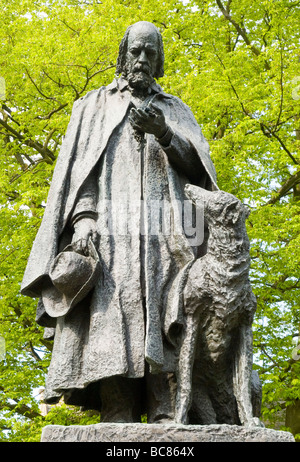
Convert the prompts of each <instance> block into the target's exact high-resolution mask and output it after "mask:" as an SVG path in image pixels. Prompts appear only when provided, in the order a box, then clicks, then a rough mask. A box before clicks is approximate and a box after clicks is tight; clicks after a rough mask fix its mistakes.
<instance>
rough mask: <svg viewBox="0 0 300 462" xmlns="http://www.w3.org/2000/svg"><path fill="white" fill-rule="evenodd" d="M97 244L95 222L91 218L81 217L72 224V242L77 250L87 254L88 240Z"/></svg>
mask: <svg viewBox="0 0 300 462" xmlns="http://www.w3.org/2000/svg"><path fill="white" fill-rule="evenodd" d="M89 238H91V239H92V241H93V243H94V244H95V245H96V246H97V244H98V233H97V227H96V222H95V220H93V218H81V219H80V220H78V221H77V222H76V223H75V224H74V234H73V238H72V244H75V246H76V250H77V252H80V253H81V252H82V253H84V254H85V255H87V254H88V241H89Z"/></svg>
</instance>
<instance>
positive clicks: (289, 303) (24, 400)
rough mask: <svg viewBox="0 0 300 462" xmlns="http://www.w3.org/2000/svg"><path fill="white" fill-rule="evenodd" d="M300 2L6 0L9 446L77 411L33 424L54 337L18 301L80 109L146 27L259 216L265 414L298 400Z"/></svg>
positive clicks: (1, 162) (0, 161)
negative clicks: (159, 41)
mask: <svg viewBox="0 0 300 462" xmlns="http://www.w3.org/2000/svg"><path fill="white" fill-rule="evenodd" d="M298 8H299V7H297V2H295V1H292V0H281V1H280V2H279V1H260V2H251V1H250V0H239V1H238V0H232V1H227V0H223V1H222V2H220V1H213V0H211V1H202V0H191V1H189V2H184V3H183V2H180V1H176V0H168V1H165V2H154V1H151V0H150V1H147V2H146V1H144V2H137V1H126V2H124V1H121V0H114V1H113V0H103V1H102V2H96V1H95V2H92V1H91V2H78V1H75V0H74V1H73V0H67V1H64V2H62V1H59V0H51V1H47V2H44V1H42V0H39V1H35V2H32V1H30V0H18V1H15V0H12V1H11V0H10V1H8V0H3V2H2V10H1V11H2V13H1V27H0V39H1V49H0V76H1V77H3V78H4V79H5V84H6V85H5V86H6V95H5V100H1V101H0V102H1V103H2V109H1V114H0V171H1V175H0V232H1V238H0V248H1V252H0V321H1V322H0V335H1V336H3V337H4V338H5V340H6V346H7V353H6V359H5V361H0V416H1V420H0V427H1V428H8V431H9V433H7V432H4V433H3V434H2V438H3V439H4V440H7V438H10V439H11V440H13V439H14V438H15V440H16V441H21V440H23V441H24V440H30V438H32V439H36V440H38V439H39V435H40V430H41V426H42V425H44V424H45V423H47V422H52V421H53V423H57V422H60V421H61V422H66V421H67V420H70V419H72V417H71V416H73V415H74V412H75V411H74V409H71V410H70V409H69V408H67V407H65V406H64V407H62V406H60V407H58V408H57V409H55V410H52V411H51V413H50V414H51V416H50V415H49V417H47V418H44V417H43V416H39V417H37V415H38V414H40V411H39V408H38V406H37V400H36V398H35V397H34V396H35V393H34V392H33V390H35V389H36V388H39V387H40V386H42V385H43V383H44V377H45V373H46V371H47V366H48V364H49V358H50V351H49V348H50V349H51V342H49V341H48V342H47V341H46V340H45V339H44V338H43V329H40V328H39V327H38V326H37V325H36V323H35V307H36V302H37V301H34V300H31V299H28V298H26V297H22V296H20V294H19V288H20V283H21V280H22V276H23V272H24V269H25V266H26V261H27V258H28V255H29V252H30V249H31V246H32V242H33V239H34V237H35V235H36V232H37V230H38V227H39V224H40V220H41V218H42V215H43V211H44V206H45V202H46V199H47V194H48V189H49V185H50V182H51V178H52V173H53V167H54V164H55V159H56V158H57V154H58V151H59V147H60V144H61V141H62V138H63V136H64V134H65V131H66V128H67V125H68V121H69V118H70V113H71V109H72V105H73V103H74V101H75V100H76V99H78V98H80V97H81V96H83V95H85V94H86V93H87V92H88V91H89V90H92V89H95V88H99V87H100V86H102V85H106V84H108V83H110V82H111V80H112V79H113V77H114V72H115V63H116V59H117V55H118V47H119V43H120V40H121V38H122V36H123V34H124V32H125V30H126V28H127V26H129V25H130V24H132V23H133V22H136V21H139V20H148V21H151V22H154V23H155V24H156V25H157V26H158V27H159V28H160V30H161V32H162V35H163V39H164V44H165V57H166V62H165V77H164V78H163V79H161V81H160V82H159V83H160V84H161V85H162V86H163V88H164V90H165V91H166V92H169V93H172V94H174V95H176V96H178V97H180V98H181V99H182V100H183V101H184V102H185V103H186V104H187V105H189V106H190V108H191V109H192V111H193V113H194V114H195V117H196V119H197V121H198V122H199V124H200V125H201V127H202V129H203V132H204V135H205V136H206V138H207V139H208V141H209V144H210V148H211V155H212V158H213V160H214V162H215V166H216V169H217V174H218V184H219V187H220V188H221V189H224V190H226V191H229V192H231V193H233V194H235V195H236V196H238V197H239V198H240V199H241V200H242V201H243V202H244V203H246V204H248V205H249V207H250V208H251V212H252V213H251V215H250V217H249V219H248V222H247V227H248V233H249V237H250V240H251V245H252V247H251V256H252V270H251V280H252V283H253V288H254V291H255V294H256V296H257V300H258V310H257V314H256V318H255V323H254V345H255V367H256V369H257V370H258V371H259V372H260V375H261V378H262V380H263V383H264V387H263V390H264V404H263V417H264V419H265V420H266V421H267V422H268V424H270V425H272V422H274V419H275V417H276V416H280V415H281V412H282V408H284V407H285V404H284V403H285V402H286V403H289V402H293V400H295V399H299V381H298V377H299V372H300V371H299V361H298V360H295V359H293V353H292V352H293V349H294V348H295V346H296V345H297V342H298V339H299V337H300V335H299V328H300V315H299V307H300V295H299V294H300V292H299V287H300V282H299V281H300V275H299V268H300V265H299V263H300V262H299V228H300V224H299V220H300V218H299V217H300V214H299V204H300V202H299V197H300V176H299V162H300V156H299V148H300V91H299V88H300V87H299V81H298V79H299V76H300V70H299V34H300V32H299V31H300V27H299V11H298ZM295 342H296V343H295ZM28 408H29V409H30V410H32V411H33V412H32V413H31V414H30V413H29V412H28ZM22 412H23V414H22ZM35 413H36V414H35ZM77 417H78V416H77ZM77 417H76V419H77ZM52 418H53V420H51V419H52ZM74 418H75V417H74ZM83 418H84V416H82V415H81V416H80V417H78V419H77V421H81V420H80V419H83ZM93 418H94V417H93ZM280 418H281V417H280ZM60 419H61V420H60ZM275 420H276V419H275ZM283 424H284V422H283ZM29 435H32V436H29Z"/></svg>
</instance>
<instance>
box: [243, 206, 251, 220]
mask: <svg viewBox="0 0 300 462" xmlns="http://www.w3.org/2000/svg"><path fill="white" fill-rule="evenodd" d="M243 209H244V212H245V219H246V220H247V218H249V215H250V213H251V210H250V209H249V207H247V205H245V204H243Z"/></svg>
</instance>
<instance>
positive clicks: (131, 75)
mask: <svg viewBox="0 0 300 462" xmlns="http://www.w3.org/2000/svg"><path fill="white" fill-rule="evenodd" d="M122 75H123V77H124V79H126V80H127V82H128V83H129V86H130V87H131V88H133V89H134V90H136V91H141V92H143V91H145V90H147V89H148V88H149V87H150V86H151V84H152V83H153V82H154V79H153V77H152V75H151V71H150V69H149V68H148V67H144V66H141V65H136V66H134V67H133V69H132V68H131V69H129V66H127V65H126V66H125V69H124V72H123V74H122Z"/></svg>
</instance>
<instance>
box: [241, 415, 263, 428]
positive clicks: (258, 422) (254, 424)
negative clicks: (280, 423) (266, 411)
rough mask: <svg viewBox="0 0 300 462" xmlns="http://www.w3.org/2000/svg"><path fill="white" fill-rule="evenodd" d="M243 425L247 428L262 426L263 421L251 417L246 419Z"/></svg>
mask: <svg viewBox="0 0 300 462" xmlns="http://www.w3.org/2000/svg"><path fill="white" fill-rule="evenodd" d="M244 427H247V428H253V427H260V428H264V427H265V425H264V424H263V422H262V421H261V420H260V419H259V418H258V417H252V418H251V419H249V420H247V422H245V423H244Z"/></svg>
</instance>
